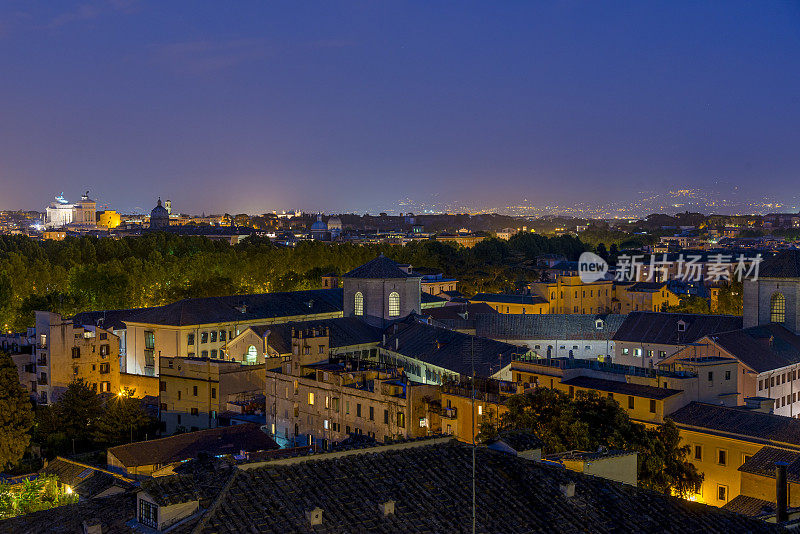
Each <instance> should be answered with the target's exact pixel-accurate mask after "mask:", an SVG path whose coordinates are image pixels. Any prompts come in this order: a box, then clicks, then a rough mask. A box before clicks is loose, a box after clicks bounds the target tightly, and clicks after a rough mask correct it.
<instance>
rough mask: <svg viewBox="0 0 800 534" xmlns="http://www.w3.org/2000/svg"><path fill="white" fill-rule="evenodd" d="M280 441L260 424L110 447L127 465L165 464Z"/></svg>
mask: <svg viewBox="0 0 800 534" xmlns="http://www.w3.org/2000/svg"><path fill="white" fill-rule="evenodd" d="M277 448H278V444H277V443H275V441H273V440H272V438H270V437H269V436H267V435H266V434H265V433H264V432H262V431H261V429H260V428H259V426H258V425H256V424H252V423H243V424H240V425H233V426H226V427H219V428H211V429H208V430H198V431H196V432H187V433H185V434H178V435H175V436H170V437H167V438H160V439H153V440H150V441H140V442H137V443H129V444H127V445H119V446H117V447H111V448H110V449H108V453H109V454H113V455H114V457H116V458H117V459H118V460H119V461H120V462H121V463H122V464H123V465H124V466H125V467H134V466H140V465H166V464H170V463H173V462H180V461H182V460H187V459H189V458H196V457H197V456H198V455H199V454H200V453H203V452H206V453H209V454H236V453H238V452H239V451H241V450H245V451H262V450H270V449H277Z"/></svg>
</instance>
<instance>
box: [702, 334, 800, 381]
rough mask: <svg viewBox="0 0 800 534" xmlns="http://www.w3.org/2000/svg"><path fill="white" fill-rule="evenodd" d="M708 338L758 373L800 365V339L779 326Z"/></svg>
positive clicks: (715, 335)
mask: <svg viewBox="0 0 800 534" xmlns="http://www.w3.org/2000/svg"><path fill="white" fill-rule="evenodd" d="M709 338H710V339H711V340H712V341H714V342H715V343H717V344H718V345H719V346H720V347H722V348H723V349H725V350H726V351H727V352H729V353H730V354H731V355H732V356H734V357H735V358H736V359H738V360H739V361H741V362H742V363H743V364H745V365H747V366H748V367H750V368H751V369H753V370H754V371H755V372H757V373H763V372H766V371H771V370H773V369H780V368H782V367H786V366H787V365H791V364H794V363H798V362H800V336H798V335H796V334H794V333H792V332H791V331H789V330H788V329H787V328H786V327H785V326H783V325H780V324H775V323H772V324H767V325H763V326H753V327H751V328H744V329H740V330H732V331H730V332H721V333H717V334H713V335H711V336H709Z"/></svg>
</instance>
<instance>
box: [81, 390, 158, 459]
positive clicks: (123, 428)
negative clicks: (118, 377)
mask: <svg viewBox="0 0 800 534" xmlns="http://www.w3.org/2000/svg"><path fill="white" fill-rule="evenodd" d="M134 393H135V391H134V390H124V391H122V392H121V393H120V394H119V395H117V396H116V397H114V398H111V399H109V400H108V402H107V403H106V406H105V411H104V412H103V414H102V415H101V416H100V417H99V418H98V419H97V421H96V422H95V424H94V431H93V433H92V435H93V438H94V442H95V443H96V444H103V445H107V446H114V445H119V444H122V443H128V442H129V441H133V440H134V439H136V438H139V437H140V436H141V435H142V434H143V433H144V432H145V431H146V430H148V429H149V428H152V427H153V422H154V421H153V419H152V418H151V417H150V416H148V415H147V412H145V411H144V408H143V407H142V401H141V399H137V398H135V397H134V396H133V395H134Z"/></svg>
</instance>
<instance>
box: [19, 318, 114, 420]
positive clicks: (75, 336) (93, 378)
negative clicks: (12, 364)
mask: <svg viewBox="0 0 800 534" xmlns="http://www.w3.org/2000/svg"><path fill="white" fill-rule="evenodd" d="M36 332H37V344H36V354H35V356H36V376H37V378H36V395H37V398H38V401H39V402H40V403H42V404H48V403H50V402H53V401H54V400H55V399H56V398H57V396H58V395H59V394H60V393H61V392H62V391H63V390H64V389H66V387H67V386H68V385H69V383H70V382H72V381H73V380H75V379H78V378H81V379H83V380H85V381H86V382H88V383H89V384H90V385H91V386H92V387H93V388H94V389H95V391H97V392H111V393H117V392H119V391H120V387H121V386H120V357H119V346H120V339H119V337H117V336H116V335H114V334H113V333H112V332H111V331H110V330H106V329H103V328H98V327H93V326H89V325H81V324H76V323H75V322H73V321H72V320H71V319H64V318H63V317H61V315H59V314H57V313H51V312H42V311H37V312H36Z"/></svg>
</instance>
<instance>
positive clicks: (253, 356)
mask: <svg viewBox="0 0 800 534" xmlns="http://www.w3.org/2000/svg"><path fill="white" fill-rule="evenodd" d="M256 360H258V351H257V350H256V346H255V345H250V346H249V347H248V348H247V363H256Z"/></svg>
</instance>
